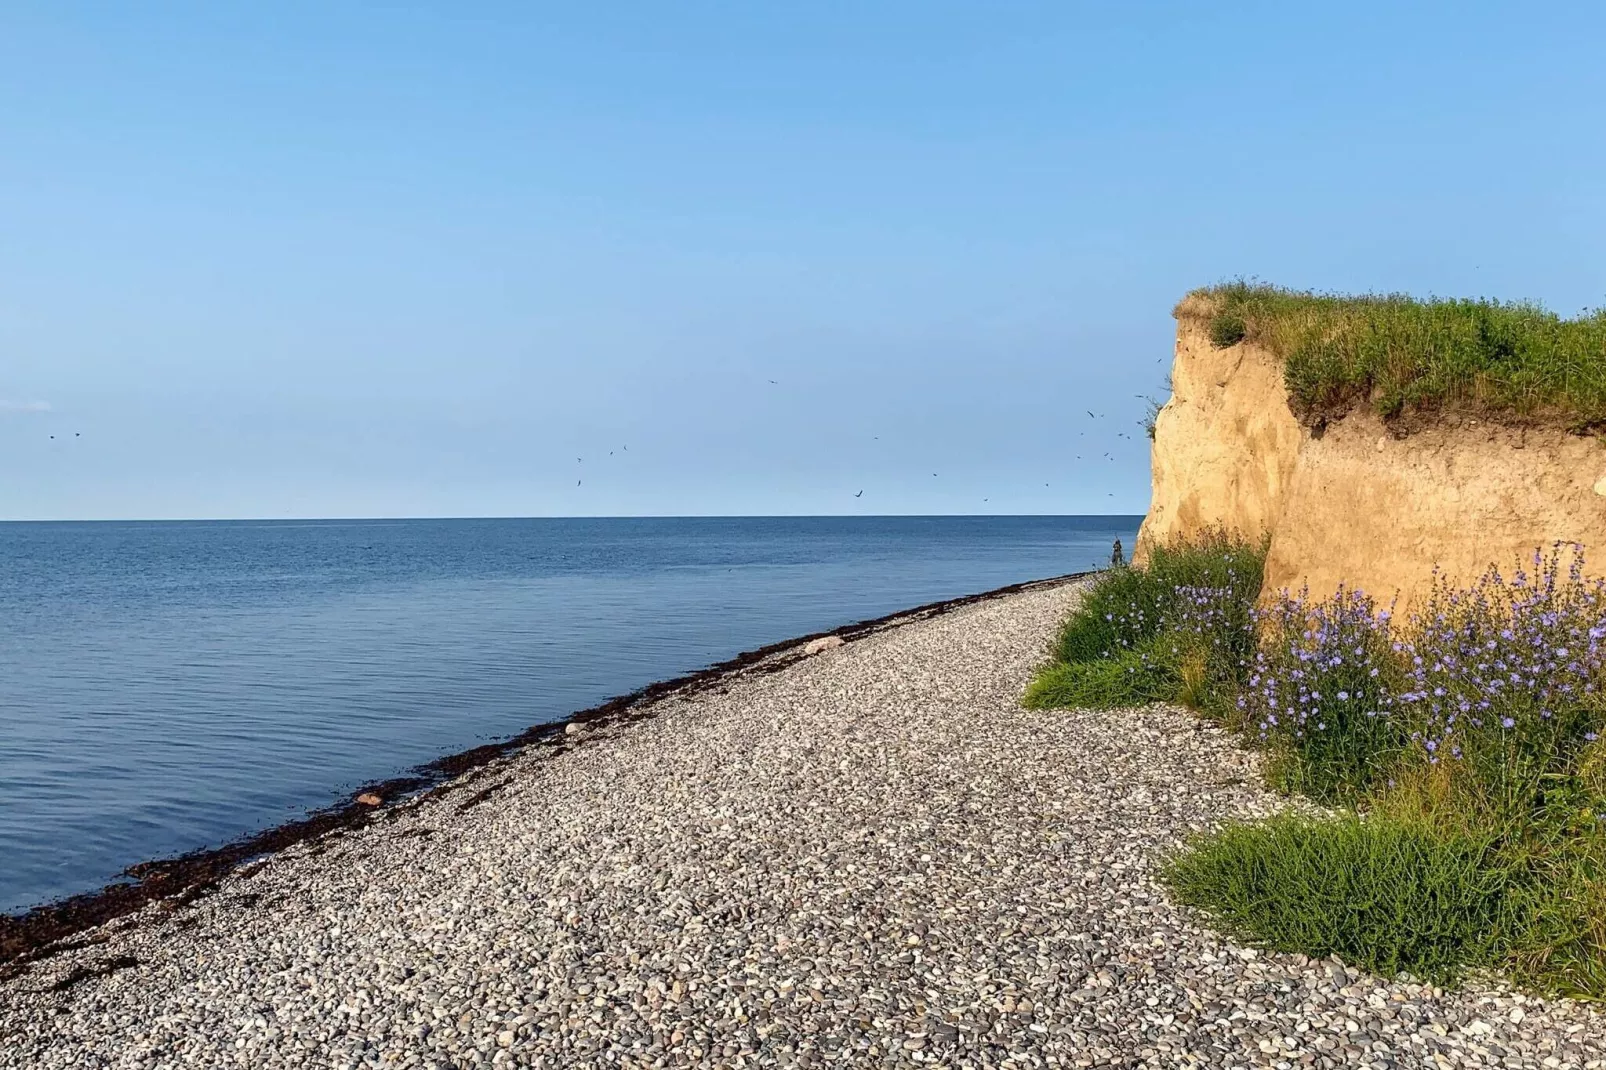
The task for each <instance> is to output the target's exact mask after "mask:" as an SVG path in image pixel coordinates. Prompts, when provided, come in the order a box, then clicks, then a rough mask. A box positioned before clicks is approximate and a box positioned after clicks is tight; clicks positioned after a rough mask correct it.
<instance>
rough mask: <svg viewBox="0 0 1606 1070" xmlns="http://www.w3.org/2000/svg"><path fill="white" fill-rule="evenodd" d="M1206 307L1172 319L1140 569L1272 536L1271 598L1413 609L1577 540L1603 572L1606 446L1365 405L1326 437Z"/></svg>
mask: <svg viewBox="0 0 1606 1070" xmlns="http://www.w3.org/2000/svg"><path fill="white" fill-rule="evenodd" d="M1208 313H1209V310H1208V308H1206V307H1205V306H1204V305H1203V304H1202V303H1200V302H1197V301H1194V300H1190V301H1185V302H1184V303H1183V304H1182V305H1181V306H1179V307H1178V309H1177V343H1176V357H1175V360H1174V363H1173V366H1172V387H1173V393H1172V396H1171V398H1170V400H1169V401H1168V402H1167V403H1166V405H1165V407H1164V408H1162V409H1161V410H1160V413H1159V415H1158V417H1157V418H1156V421H1155V435H1154V446H1153V450H1152V457H1153V466H1152V469H1153V493H1152V497H1151V502H1150V507H1149V513H1148V516H1147V517H1146V518H1145V519H1144V522H1143V527H1142V529H1141V531H1140V532H1139V535H1138V546H1137V555H1136V556H1137V559H1138V560H1139V561H1141V560H1142V559H1143V558H1144V556H1145V555H1146V554H1147V552H1148V549H1149V547H1151V546H1152V545H1154V543H1155V542H1157V541H1165V540H1167V539H1169V538H1172V537H1174V536H1178V535H1190V534H1194V533H1197V532H1199V531H1201V530H1202V529H1205V528H1210V527H1218V526H1219V527H1225V528H1227V529H1228V530H1231V531H1234V532H1237V533H1239V534H1241V535H1244V536H1246V537H1250V538H1254V537H1257V536H1259V535H1261V534H1267V535H1269V536H1270V538H1271V546H1270V551H1269V556H1268V559H1267V564H1266V586H1265V593H1267V594H1270V593H1272V592H1275V591H1278V590H1280V589H1283V588H1289V589H1293V590H1298V589H1299V588H1300V587H1302V586H1304V585H1307V584H1308V585H1309V587H1310V591H1311V593H1312V594H1313V595H1318V596H1325V595H1330V594H1332V593H1333V591H1334V590H1335V589H1336V588H1337V587H1338V585H1339V584H1340V583H1344V584H1347V585H1350V586H1353V587H1359V588H1361V589H1362V590H1364V591H1366V592H1367V593H1368V594H1371V595H1373V596H1374V597H1376V598H1377V599H1378V600H1379V601H1380V603H1382V604H1387V603H1388V602H1389V601H1390V599H1392V598H1395V597H1398V598H1399V602H1400V608H1401V609H1402V610H1403V609H1408V608H1409V605H1410V603H1411V601H1412V599H1413V597H1415V596H1419V595H1420V594H1421V593H1422V592H1423V591H1424V590H1425V588H1426V585H1427V582H1428V581H1429V579H1430V577H1431V575H1432V572H1433V569H1434V567H1435V566H1436V565H1437V566H1438V567H1439V569H1440V570H1441V572H1443V573H1445V574H1446V575H1447V576H1448V577H1449V578H1450V579H1452V580H1455V581H1457V582H1465V581H1470V580H1472V579H1475V578H1476V576H1477V575H1478V574H1480V573H1481V572H1483V570H1484V569H1486V568H1487V567H1488V566H1489V565H1491V564H1495V565H1498V566H1500V567H1501V568H1502V569H1504V570H1507V571H1508V572H1509V570H1510V568H1511V566H1512V565H1513V564H1514V563H1515V562H1516V561H1517V560H1518V559H1519V558H1520V557H1528V556H1531V555H1532V553H1533V551H1534V549H1535V547H1538V546H1542V545H1548V544H1550V543H1552V542H1554V541H1556V540H1564V541H1570V542H1571V541H1576V542H1580V543H1583V544H1584V546H1585V547H1586V548H1587V549H1589V550H1592V551H1593V554H1592V555H1591V556H1592V560H1591V561H1590V565H1589V570H1590V571H1591V572H1592V573H1594V574H1597V575H1606V496H1602V494H1601V493H1598V492H1597V491H1596V490H1595V487H1596V486H1597V484H1599V485H1600V486H1601V488H1602V490H1603V491H1606V480H1603V477H1606V449H1603V448H1602V446H1601V444H1600V443H1599V442H1598V441H1597V440H1596V439H1595V438H1593V437H1590V436H1584V435H1578V434H1573V433H1570V432H1569V431H1567V430H1566V429H1563V428H1559V427H1542V426H1531V427H1520V426H1510V425H1507V424H1501V423H1495V422H1491V421H1489V420H1487V419H1475V418H1471V417H1464V416H1455V415H1446V416H1444V417H1442V418H1440V419H1439V420H1438V421H1437V422H1436V423H1434V424H1433V425H1431V426H1426V427H1419V428H1417V429H1414V430H1412V431H1411V432H1410V433H1409V434H1400V433H1398V432H1397V431H1396V430H1395V429H1391V428H1390V427H1388V426H1386V425H1385V424H1384V422H1383V421H1382V420H1381V419H1380V418H1379V417H1378V416H1377V415H1376V414H1375V413H1374V412H1373V411H1371V410H1370V409H1366V408H1364V407H1362V408H1358V409H1356V410H1354V411H1351V412H1349V413H1348V414H1347V415H1345V416H1343V417H1342V418H1340V419H1330V420H1328V421H1327V422H1326V423H1325V424H1321V425H1318V426H1317V427H1316V428H1314V429H1313V428H1312V427H1311V426H1306V425H1304V424H1302V423H1301V422H1300V421H1299V420H1298V419H1296V417H1295V416H1294V414H1293V412H1292V410H1291V409H1290V406H1289V396H1288V392H1287V389H1286V387H1285V385H1284V379H1283V362H1282V361H1281V360H1280V359H1279V358H1278V357H1276V356H1275V355H1274V354H1273V353H1271V352H1269V351H1268V350H1266V349H1265V348H1262V347H1261V346H1259V345H1257V344H1255V343H1254V342H1252V341H1241V342H1238V343H1237V344H1234V345H1230V346H1225V347H1221V348H1218V347H1216V346H1215V345H1213V344H1212V343H1211V340H1210V336H1209V330H1208Z"/></svg>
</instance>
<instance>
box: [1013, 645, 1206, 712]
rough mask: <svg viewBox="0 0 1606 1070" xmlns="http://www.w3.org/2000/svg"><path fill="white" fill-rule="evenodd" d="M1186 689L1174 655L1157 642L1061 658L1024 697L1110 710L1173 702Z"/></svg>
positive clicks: (1041, 705)
mask: <svg viewBox="0 0 1606 1070" xmlns="http://www.w3.org/2000/svg"><path fill="white" fill-rule="evenodd" d="M1180 690H1181V678H1180V676H1179V674H1178V670H1177V666H1176V664H1175V661H1174V659H1171V658H1168V657H1167V656H1166V654H1165V652H1163V651H1161V650H1160V649H1158V647H1157V645H1156V644H1155V643H1153V642H1152V641H1151V642H1147V643H1144V644H1142V645H1141V646H1140V647H1139V648H1138V649H1136V650H1123V651H1121V652H1120V653H1118V654H1115V655H1113V656H1111V657H1105V658H1093V659H1091V660H1088V661H1073V662H1057V663H1055V664H1053V665H1051V666H1049V667H1048V668H1046V669H1044V670H1043V671H1042V672H1041V673H1039V674H1038V675H1037V678H1036V679H1034V680H1033V681H1032V682H1031V684H1030V686H1028V687H1027V689H1026V696H1025V697H1024V698H1023V699H1022V700H1021V701H1022V702H1024V703H1025V705H1026V707H1027V708H1028V709H1048V708H1062V709H1086V710H1105V709H1115V708H1117V707H1121V706H1146V705H1148V704H1149V703H1151V702H1167V701H1171V700H1174V699H1175V698H1176V697H1177V695H1178V693H1179V692H1180Z"/></svg>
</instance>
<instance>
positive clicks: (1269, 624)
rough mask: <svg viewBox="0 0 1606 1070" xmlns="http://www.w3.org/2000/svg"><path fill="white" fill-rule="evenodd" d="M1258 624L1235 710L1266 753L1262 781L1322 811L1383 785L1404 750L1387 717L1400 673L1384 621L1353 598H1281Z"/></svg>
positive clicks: (1367, 603) (1348, 594) (1357, 595)
mask: <svg viewBox="0 0 1606 1070" xmlns="http://www.w3.org/2000/svg"><path fill="white" fill-rule="evenodd" d="M1259 624H1260V634H1259V644H1260V645H1259V649H1258V650H1257V651H1256V652H1255V654H1254V659H1253V662H1252V665H1251V669H1250V671H1249V673H1248V674H1247V679H1246V680H1245V686H1244V688H1243V690H1242V692H1241V693H1240V694H1239V696H1238V699H1237V706H1238V708H1239V709H1240V710H1241V711H1242V712H1243V720H1242V723H1243V724H1244V726H1245V727H1246V728H1251V729H1253V730H1254V731H1255V732H1256V733H1257V736H1258V738H1259V740H1260V741H1261V742H1262V743H1264V744H1265V745H1266V747H1267V749H1268V750H1269V751H1270V754H1271V760H1270V761H1269V762H1268V766H1267V772H1268V779H1269V780H1270V781H1271V783H1272V784H1273V785H1274V786H1275V787H1277V788H1279V789H1281V790H1283V791H1288V792H1298V793H1300V794H1304V795H1309V796H1311V797H1312V798H1315V799H1317V800H1319V801H1321V802H1324V803H1336V802H1353V801H1354V800H1355V799H1356V798H1357V797H1359V796H1360V795H1361V794H1362V793H1364V792H1365V791H1367V790H1368V789H1370V788H1371V787H1372V786H1373V785H1375V784H1377V783H1380V782H1382V781H1383V780H1386V779H1387V778H1388V774H1389V771H1390V769H1391V768H1392V767H1393V766H1394V764H1395V763H1396V762H1398V761H1399V759H1400V755H1401V753H1402V752H1403V751H1404V750H1405V745H1406V735H1405V732H1404V731H1403V730H1402V729H1401V728H1400V726H1399V724H1398V723H1397V722H1396V720H1395V719H1394V714H1395V712H1396V707H1397V705H1398V703H1397V700H1396V699H1397V696H1398V694H1399V692H1400V691H1401V687H1400V683H1401V681H1402V679H1403V673H1402V670H1401V667H1400V665H1399V664H1398V662H1399V658H1398V656H1397V654H1396V649H1397V647H1398V644H1397V643H1396V642H1395V640H1394V636H1393V632H1392V630H1391V626H1390V619H1389V615H1388V614H1386V613H1378V612H1376V608H1375V606H1374V604H1373V602H1372V600H1371V599H1370V598H1368V597H1367V596H1366V595H1365V594H1363V593H1361V592H1360V591H1353V590H1348V589H1345V588H1340V589H1339V591H1338V592H1337V594H1335V595H1334V596H1333V597H1332V598H1330V599H1325V600H1321V601H1315V602H1313V601H1311V600H1310V599H1309V598H1308V596H1307V595H1306V594H1304V593H1301V594H1299V595H1298V596H1293V595H1289V594H1288V593H1287V592H1286V591H1285V592H1283V593H1282V594H1281V595H1280V596H1279V597H1278V598H1277V600H1276V601H1274V602H1273V603H1272V604H1271V605H1270V606H1269V607H1267V608H1266V609H1265V610H1263V611H1262V612H1261V613H1260V616H1259Z"/></svg>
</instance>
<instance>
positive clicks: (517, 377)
mask: <svg viewBox="0 0 1606 1070" xmlns="http://www.w3.org/2000/svg"><path fill="white" fill-rule="evenodd" d="M1603 39H1606V7H1603V6H1600V5H1592V4H1554V5H1543V6H1541V7H1533V6H1527V5H1524V6H1518V5H1516V4H1477V3H1463V4H1455V5H1451V4H1417V5H1392V4H1379V3H1358V4H1350V5H1345V6H1344V7H1343V8H1342V9H1341V10H1340V9H1334V8H1330V7H1329V8H1323V7H1320V6H1318V5H1284V4H1269V3H1268V4H1241V5H1232V6H1231V7H1230V9H1229V8H1228V7H1227V6H1225V5H1218V6H1211V7H1200V6H1198V5H1184V4H1159V3H1149V4H1142V3H1137V4H1129V5H1072V4H1066V3H1046V2H1045V3H1012V2H1007V0H1006V2H1000V3H996V4H987V5H982V4H975V3H968V4H962V3H950V2H919V3H916V2H912V0H911V2H906V3H886V2H881V3H871V2H867V3H863V4H854V5H848V4H801V3H776V4H754V5H739V4H712V3H689V4H684V5H678V6H676V7H674V8H673V9H672V10H671V9H670V8H667V7H665V6H663V5H658V4H648V3H634V4H631V3H614V4H606V5H605V4H590V5H570V6H567V7H560V6H558V5H523V4H500V3H481V4H477V5H436V6H434V8H433V10H430V9H426V8H425V7H424V6H423V5H413V6H405V7H404V6H402V5H390V6H386V7H383V8H381V7H380V6H378V5H355V4H322V3H318V4H314V3H285V4H277V5H209V4H169V5H161V6H160V7H159V8H157V7H152V6H148V5H147V6H136V7H113V6H110V5H92V4H73V3H62V4H50V5H42V4H40V5H6V6H4V7H3V8H0V458H3V463H0V519H91V518H189V517H320V516H339V517H359V516H540V515H653V514H657V515H665V514H668V515H690V514H748V515H752V514H833V513H847V514H853V513H927V514H930V513H988V512H998V513H1141V512H1143V511H1144V510H1145V509H1146V508H1147V504H1148V495H1149V479H1148V443H1147V441H1146V440H1145V438H1144V435H1143V432H1142V428H1141V423H1142V419H1143V417H1144V414H1145V410H1146V402H1145V401H1144V400H1142V397H1141V396H1144V395H1153V396H1161V395H1162V391H1163V386H1162V384H1163V379H1164V374H1165V371H1166V368H1167V366H1168V365H1169V360H1170V354H1171V342H1172V337H1173V331H1174V324H1173V322H1172V320H1171V317H1170V309H1171V307H1172V305H1173V304H1174V303H1175V301H1176V300H1177V299H1178V298H1179V297H1181V296H1182V294H1183V293H1184V292H1186V291H1187V290H1189V289H1190V288H1193V287H1195V286H1199V285H1204V284H1208V283H1213V282H1218V281H1221V280H1224V279H1229V278H1235V277H1251V278H1258V279H1263V280H1266V281H1271V282H1275V283H1278V284H1281V285H1286V286H1292V287H1297V288H1301V289H1305V288H1314V289H1320V290H1336V291H1404V292H1410V293H1413V294H1418V295H1429V294H1438V295H1454V296H1489V297H1498V298H1503V299H1527V300H1535V301H1539V302H1542V303H1543V304H1545V305H1547V306H1548V307H1550V308H1552V309H1554V310H1556V311H1558V312H1561V313H1564V314H1569V315H1570V314H1574V313H1577V312H1578V311H1580V310H1582V309H1583V308H1585V307H1598V306H1600V305H1602V304H1606V256H1603V255H1602V254H1603V252H1606V210H1603V209H1606V136H1603V135H1606V131H1603V129H1602V127H1603V125H1606V123H1603V119H1602V114H1601V110H1600V102H1601V101H1602V100H1606V65H1603V64H1601V63H1600V62H1599V57H1598V49H1599V43H1600V41H1601V40H1603ZM1090 410H1091V412H1092V413H1093V414H1094V415H1093V416H1089V415H1088V413H1089V411H1090ZM51 436H54V437H51ZM1106 455H1108V456H1106ZM859 492H862V496H856V494H858V493H859Z"/></svg>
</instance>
